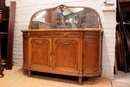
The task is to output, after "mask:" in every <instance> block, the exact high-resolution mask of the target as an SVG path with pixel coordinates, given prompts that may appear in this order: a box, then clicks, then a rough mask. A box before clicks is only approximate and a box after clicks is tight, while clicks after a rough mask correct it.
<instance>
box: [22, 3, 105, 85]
mask: <svg viewBox="0 0 130 87" xmlns="http://www.w3.org/2000/svg"><path fill="white" fill-rule="evenodd" d="M22 32H23V67H24V68H25V69H27V70H28V76H30V75H31V71H39V72H46V73H54V74H62V75H70V76H78V77H79V83H81V81H82V77H84V76H86V77H92V76H100V75H101V72H102V36H103V30H102V25H101V20H100V17H99V14H98V13H97V12H96V11H95V10H94V9H92V8H88V7H79V6H65V5H59V6H57V7H55V8H49V9H43V10H40V11H38V12H36V13H34V14H33V16H32V17H31V20H30V24H29V29H28V30H22Z"/></svg>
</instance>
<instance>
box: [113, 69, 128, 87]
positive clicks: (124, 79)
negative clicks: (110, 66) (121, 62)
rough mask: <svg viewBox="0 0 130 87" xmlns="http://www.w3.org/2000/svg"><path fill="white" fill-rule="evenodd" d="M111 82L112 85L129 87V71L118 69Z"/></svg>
mask: <svg viewBox="0 0 130 87" xmlns="http://www.w3.org/2000/svg"><path fill="white" fill-rule="evenodd" d="M111 82H112V86H113V87H130V72H128V73H125V72H123V71H118V74H117V75H114V78H113V79H112V80H111Z"/></svg>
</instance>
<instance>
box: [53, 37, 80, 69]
mask: <svg viewBox="0 0 130 87" xmlns="http://www.w3.org/2000/svg"><path fill="white" fill-rule="evenodd" d="M79 51H80V39H78V38H64V39H63V38H54V40H53V52H54V55H53V59H54V60H53V66H54V67H53V68H54V69H57V70H62V71H67V72H68V71H77V70H78V59H79V56H80V54H79V53H80V52H79Z"/></svg>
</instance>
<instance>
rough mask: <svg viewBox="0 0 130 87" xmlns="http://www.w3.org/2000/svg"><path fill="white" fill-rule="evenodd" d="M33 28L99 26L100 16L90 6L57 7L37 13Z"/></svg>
mask: <svg viewBox="0 0 130 87" xmlns="http://www.w3.org/2000/svg"><path fill="white" fill-rule="evenodd" d="M30 26H31V29H64V28H66V29H71V28H73V29H77V28H99V16H98V14H97V13H96V12H95V11H94V10H92V9H90V8H75V7H65V8H64V7H57V8H52V9H46V10H42V11H39V12H37V13H35V14H34V15H33V17H32V20H31V23H30Z"/></svg>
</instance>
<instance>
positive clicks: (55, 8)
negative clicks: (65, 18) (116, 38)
mask: <svg viewBox="0 0 130 87" xmlns="http://www.w3.org/2000/svg"><path fill="white" fill-rule="evenodd" d="M57 8H86V9H89V10H92V11H94V12H95V13H96V15H97V16H98V23H99V28H94V29H102V23H101V18H100V15H99V14H98V12H97V11H96V10H95V9H93V8H90V7H85V6H66V5H58V6H57V7H53V8H47V9H42V10H39V11H37V12H35V13H34V14H33V15H32V17H31V19H30V22H29V26H28V29H29V30H31V29H32V28H31V26H32V20H33V18H34V16H35V15H36V14H37V13H39V12H41V11H44V10H53V9H54V10H57ZM50 29H60V28H50ZM71 29H73V28H71ZM77 29H81V28H77ZM84 29H91V28H84ZM33 30H34V29H33ZM43 30H44V29H43Z"/></svg>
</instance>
